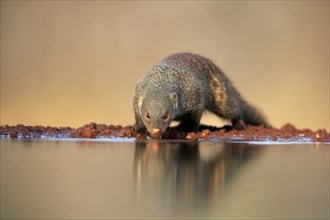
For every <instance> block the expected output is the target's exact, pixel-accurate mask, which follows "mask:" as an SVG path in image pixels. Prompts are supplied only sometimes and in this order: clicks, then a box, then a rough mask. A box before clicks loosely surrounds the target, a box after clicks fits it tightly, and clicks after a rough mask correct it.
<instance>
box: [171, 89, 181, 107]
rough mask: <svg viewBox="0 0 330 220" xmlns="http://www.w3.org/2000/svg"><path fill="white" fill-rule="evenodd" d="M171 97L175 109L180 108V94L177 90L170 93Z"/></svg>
mask: <svg viewBox="0 0 330 220" xmlns="http://www.w3.org/2000/svg"><path fill="white" fill-rule="evenodd" d="M170 98H171V100H172V102H173V103H174V107H175V109H178V108H179V99H178V95H177V94H176V93H175V92H173V93H171V94H170Z"/></svg>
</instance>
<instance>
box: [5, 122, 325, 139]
mask: <svg viewBox="0 0 330 220" xmlns="http://www.w3.org/2000/svg"><path fill="white" fill-rule="evenodd" d="M0 137H1V138H118V137H121V138H134V137H135V138H142V139H143V138H146V136H145V135H135V128H134V126H121V125H105V124H96V123H90V124H86V125H84V126H81V127H79V128H71V127H50V126H40V125H37V126H25V125H16V126H8V125H4V126H0ZM163 138H164V139H189V140H198V139H217V140H224V141H292V142H293V141H294V142H330V133H328V132H327V131H326V130H324V129H319V130H316V131H312V130H310V129H297V128H295V127H294V126H293V125H291V124H286V125H284V126H282V127H281V128H280V129H277V128H263V127H253V126H250V127H248V129H247V130H244V131H236V130H232V129H231V128H230V127H229V126H225V127H222V128H216V127H210V126H205V125H202V126H201V128H200V131H199V132H198V133H192V132H190V133H189V132H188V133H187V132H179V131H177V130H175V128H171V129H169V130H168V131H167V132H166V134H165V135H164V137H163Z"/></svg>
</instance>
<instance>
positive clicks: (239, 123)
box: [231, 118, 246, 131]
mask: <svg viewBox="0 0 330 220" xmlns="http://www.w3.org/2000/svg"><path fill="white" fill-rule="evenodd" d="M231 123H232V127H233V129H234V130H239V131H241V130H245V129H246V124H245V122H244V120H243V119H242V118H238V119H232V120H231Z"/></svg>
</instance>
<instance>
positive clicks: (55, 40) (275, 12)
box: [1, 1, 330, 130]
mask: <svg viewBox="0 0 330 220" xmlns="http://www.w3.org/2000/svg"><path fill="white" fill-rule="evenodd" d="M181 51H189V52H194V53H198V54H201V55H204V56H206V57H208V58H210V59H212V60H213V61H214V62H215V63H216V64H217V65H218V66H219V67H220V68H221V69H222V70H223V71H224V72H225V73H226V74H227V76H228V77H229V78H230V79H231V80H232V81H233V82H234V84H235V85H236V87H237V88H238V90H239V91H240V92H241V93H242V94H243V96H244V97H245V98H246V99H247V100H248V101H250V102H251V103H253V104H255V105H256V106H257V107H258V108H260V109H261V110H262V111H263V112H264V114H265V115H266V116H267V118H268V119H269V121H270V123H271V124H273V125H274V126H276V127H279V126H282V125H283V124H284V123H287V122H291V123H293V124H294V125H296V126H297V127H298V128H303V127H307V128H311V129H317V128H326V129H327V130H330V129H329V126H330V125H329V2H328V1H255V2H249V1H246V2H245V1H243V2H239V1H233V2H227V1H211V2H199V1H192V2H189V1H183V2H172V1H169V2H166V1H165V2H157V1H155V2H153V1H145V2H144V1H138V2H131V1H128V2H126V1H124V2H116V1H114V2H113V1H99V2H94V1H82V2H80V1H26V2H25V1H22V2H20V1H1V125H4V124H10V125H15V124H18V123H20V124H25V125H36V124H40V125H52V126H72V127H77V126H81V125H83V124H86V123H89V122H92V121H93V122H97V123H106V124H123V125H127V124H133V123H134V117H133V111H132V103H131V100H132V96H133V92H134V87H135V83H136V81H137V80H138V78H139V77H140V76H141V75H142V74H144V72H145V71H146V70H148V69H149V68H150V67H151V66H152V65H153V64H155V63H157V62H158V61H159V60H161V59H163V58H164V57H166V56H168V55H169V54H172V53H175V52H181ZM206 121H207V123H214V124H217V123H215V121H214V120H213V119H212V118H206Z"/></svg>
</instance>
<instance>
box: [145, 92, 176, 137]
mask: <svg viewBox="0 0 330 220" xmlns="http://www.w3.org/2000/svg"><path fill="white" fill-rule="evenodd" d="M177 108H178V97H177V94H176V93H169V94H163V92H160V93H158V94H157V93H153V94H148V95H147V96H146V97H145V98H144V99H143V100H142V103H141V118H142V121H143V123H144V125H145V126H146V128H147V131H148V132H149V134H150V135H151V137H152V138H160V137H161V136H162V134H164V132H165V131H166V129H167V128H168V127H169V126H170V124H171V122H172V121H173V119H174V116H175V111H176V110H177Z"/></svg>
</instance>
